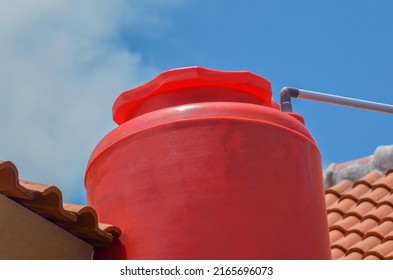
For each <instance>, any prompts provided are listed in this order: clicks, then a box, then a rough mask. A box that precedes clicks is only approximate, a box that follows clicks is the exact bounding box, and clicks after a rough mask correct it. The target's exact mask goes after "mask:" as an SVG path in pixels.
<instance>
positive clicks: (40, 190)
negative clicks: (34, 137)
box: [0, 161, 121, 247]
mask: <svg viewBox="0 0 393 280" xmlns="http://www.w3.org/2000/svg"><path fill="white" fill-rule="evenodd" d="M0 193H1V194H3V195H5V196H7V197H9V198H11V199H13V200H15V201H16V202H18V203H20V204H21V205H23V206H25V207H27V208H28V209H30V210H31V211H33V212H35V213H37V214H38V215H40V216H42V217H44V218H46V219H48V220H50V221H51V222H53V223H55V224H56V225H58V226H60V227H62V228H63V229H65V230H67V231H69V232H71V233H72V234H74V235H76V236H78V237H79V238H81V239H83V240H85V241H86V242H88V243H90V244H92V245H93V246H95V247H106V246H109V245H111V244H112V243H113V242H114V241H115V240H117V238H118V237H119V236H120V234H121V230H120V229H119V228H118V227H115V226H112V225H107V224H101V223H98V219H97V214H96V211H95V210H94V209H93V208H91V207H90V206H82V205H76V204H70V203H64V202H63V197H62V193H61V191H60V190H59V189H58V188H57V187H55V186H48V185H43V184H39V183H34V182H29V181H24V180H19V175H18V170H17V168H16V166H15V165H14V164H13V163H12V162H10V161H0Z"/></svg>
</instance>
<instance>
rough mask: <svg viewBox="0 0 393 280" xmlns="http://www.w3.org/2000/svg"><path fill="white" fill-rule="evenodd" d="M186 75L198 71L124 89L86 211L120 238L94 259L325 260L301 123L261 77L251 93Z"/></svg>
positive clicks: (318, 187) (98, 157) (322, 222)
mask: <svg viewBox="0 0 393 280" xmlns="http://www.w3.org/2000/svg"><path fill="white" fill-rule="evenodd" d="M201 69H202V70H201ZM180 70H182V71H183V72H184V71H189V73H192V74H188V75H189V76H187V75H186V78H184V77H182V76H181V75H180V76H179V74H178V73H176V71H179V70H173V72H172V73H170V74H171V75H174V76H176V75H178V76H176V77H175V78H174V83H175V84H176V83H177V85H178V87H176V86H173V85H172V87H171V88H170V89H166V90H163V91H159V90H157V82H156V86H155V87H153V89H149V88H148V89H147V93H146V94H147V97H146V96H142V97H141V96H139V95H138V93H139V92H138V90H137V92H136V93H135V92H133V91H132V90H131V91H130V92H125V93H123V96H120V97H119V99H118V100H117V101H116V102H117V103H115V106H114V116H115V120H117V121H118V122H119V123H120V125H119V126H118V127H117V128H115V129H114V130H113V131H111V132H110V133H109V134H108V135H107V136H106V137H104V139H103V140H102V141H101V142H100V143H99V144H98V145H97V147H96V149H95V150H94V151H93V154H92V156H91V158H90V161H89V163H88V167H87V170H86V176H85V185H86V189H87V197H88V204H89V205H91V206H93V207H94V208H95V209H96V210H97V212H98V215H99V217H100V219H101V221H102V222H106V223H111V224H115V225H117V226H119V227H120V228H121V229H122V231H123V234H122V236H121V237H120V240H119V241H118V244H116V245H115V246H113V247H111V248H107V249H105V250H101V251H98V252H96V255H95V258H97V259H330V258H331V255H330V254H331V253H330V242H329V236H328V229H327V218H326V207H325V200H324V189H323V186H322V167H321V157H320V153H319V150H318V147H317V145H316V144H315V141H314V140H313V138H312V136H311V135H310V133H309V132H308V130H307V129H306V128H305V126H304V124H303V123H302V122H301V117H300V116H297V115H294V114H288V113H283V112H280V111H279V110H278V109H277V108H275V107H276V106H275V104H274V103H272V101H271V92H270V91H269V90H270V84H268V82H266V81H265V80H264V82H265V84H263V85H264V87H261V85H260V84H257V83H255V84H256V86H255V88H257V87H259V93H258V91H257V90H256V89H254V88H253V89H251V88H252V87H250V86H249V85H250V83H251V84H253V81H251V82H250V78H248V79H245V78H244V76H247V77H250V75H253V74H250V73H247V72H239V73H238V72H234V73H232V72H230V73H224V76H220V77H219V78H220V79H221V80H220V79H218V78H217V77H216V76H214V77H213V78H215V79H218V81H217V83H216V84H215V83H214V82H215V81H214V79H213V78H211V76H209V75H210V74H211V73H213V74H215V72H214V71H212V70H207V69H203V68H196V69H193V70H192V71H191V70H189V69H180ZM182 71H180V72H182ZM209 71H211V72H209ZM180 74H181V73H180ZM183 74H184V73H183ZM225 74H227V76H225ZM204 75H205V76H207V77H208V78H209V79H210V78H211V79H212V80H213V81H210V80H209V83H206V77H205V76H204ZM231 75H232V76H231ZM239 75H240V76H239ZM170 77H172V76H170ZM190 77H192V78H193V79H194V80H192V79H191V80H192V81H193V82H190ZM201 77H202V78H201ZM223 77H224V78H223ZM228 77H230V78H228ZM239 77H240V78H239ZM236 78H238V80H236ZM252 78H255V77H254V76H252ZM156 79H157V78H156ZM204 79H205V80H204ZM223 79H224V80H225V79H227V80H225V81H227V82H228V83H227V84H224V83H223V82H222V80H223ZM261 79H262V78H261ZM185 80H186V82H185ZM239 80H240V81H239ZM198 81H199V82H200V83H198ZM256 81H258V82H259V80H256ZM166 82H167V81H166V80H165V81H164V82H162V81H161V82H160V83H159V84H160V85H161V87H163V85H165V84H166ZM231 83H232V84H231ZM179 84H180V85H183V87H181V86H179ZM239 84H242V85H247V86H248V87H247V86H243V87H239V86H238V85H239ZM184 85H187V86H186V87H184ZM190 85H191V86H190ZM234 85H235V86H234ZM158 88H159V87H158ZM239 88H240V89H239ZM142 90H143V91H146V88H143V89H142ZM254 90H255V92H254ZM157 92H158V93H157ZM133 94H134V95H133ZM258 94H260V96H258ZM124 95H126V96H125V97H124ZM127 95H129V96H131V100H127V98H126V97H127ZM135 95H136V96H137V97H135ZM119 100H120V101H119ZM124 104H126V105H127V106H125V107H124ZM122 106H123V107H122ZM119 112H120V113H119Z"/></svg>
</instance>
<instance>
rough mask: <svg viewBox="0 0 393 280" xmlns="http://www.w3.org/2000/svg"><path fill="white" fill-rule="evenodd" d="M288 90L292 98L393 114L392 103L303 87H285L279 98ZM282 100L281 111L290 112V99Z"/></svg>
mask: <svg viewBox="0 0 393 280" xmlns="http://www.w3.org/2000/svg"><path fill="white" fill-rule="evenodd" d="M288 89H289V90H288ZM288 92H289V93H290V94H289V96H290V97H294V98H302V99H307V100H314V101H320V102H326V103H332V104H338V105H343V106H349V107H355V108H360V109H366V110H373V111H378V112H383V113H388V114H393V105H390V104H384V103H378V102H372V101H366V100H361V99H355V98H349V97H344V96H337V95H331V94H327V93H322V92H316V91H310V90H305V89H294V88H288V87H285V88H283V89H282V90H281V91H280V99H281V95H283V97H285V95H286V94H287V95H288ZM291 93H292V94H291ZM284 101H285V102H284V104H283V103H281V104H282V105H281V111H283V112H292V106H291V101H290V100H289V101H288V100H285V98H284ZM288 103H289V105H288ZM289 107H290V109H291V110H290V111H288V110H287V109H288V108H289Z"/></svg>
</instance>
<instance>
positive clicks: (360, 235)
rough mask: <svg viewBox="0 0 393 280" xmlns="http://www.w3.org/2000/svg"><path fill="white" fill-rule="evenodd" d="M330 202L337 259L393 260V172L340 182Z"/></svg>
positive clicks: (328, 195)
mask: <svg viewBox="0 0 393 280" xmlns="http://www.w3.org/2000/svg"><path fill="white" fill-rule="evenodd" d="M334 198H335V199H334ZM326 201H329V203H327V213H328V223H329V236H330V241H331V248H332V256H333V259H352V260H355V259H393V169H390V170H389V171H388V172H387V174H386V175H385V176H383V175H381V174H380V173H379V172H371V173H369V174H367V175H366V176H364V177H363V178H361V179H360V180H358V181H356V182H354V183H350V182H349V181H348V180H345V181H343V182H340V183H339V184H337V185H335V186H333V187H332V189H328V190H326Z"/></svg>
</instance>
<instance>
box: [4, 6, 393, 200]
mask: <svg viewBox="0 0 393 280" xmlns="http://www.w3.org/2000/svg"><path fill="white" fill-rule="evenodd" d="M53 2H56V3H53ZM2 7H3V8H2V9H1V11H0V61H2V63H1V64H0V74H1V75H0V92H1V96H2V102H1V103H0V125H1V127H2V132H1V133H0V159H2V160H11V161H13V162H14V163H15V164H16V165H17V166H18V168H19V171H20V176H21V178H24V179H27V180H32V181H38V182H41V183H46V184H50V185H56V186H58V187H59V188H60V189H61V190H62V192H63V194H64V200H65V201H68V202H74V203H85V196H84V187H83V175H84V168H85V166H86V163H87V160H88V157H89V155H90V153H91V151H92V149H93V148H94V146H95V145H96V144H97V143H98V142H99V140H100V139H101V138H102V137H103V136H104V135H105V134H106V133H108V132H109V131H110V130H111V129H113V128H114V127H115V124H114V123H113V122H112V120H111V107H112V104H113V102H114V100H115V99H116V97H117V96H118V95H119V94H120V92H122V91H124V90H126V89H130V88H132V87H135V86H137V85H139V84H141V83H144V82H146V81H148V80H150V79H151V78H153V77H154V76H155V75H157V74H158V73H160V72H161V71H164V70H167V69H171V68H177V67H184V66H191V65H199V66H204V67H208V68H214V69H220V70H249V71H251V72H254V73H256V74H258V75H261V76H263V77H264V78H266V79H268V80H269V81H270V82H271V83H272V88H273V95H274V98H275V99H276V100H278V92H279V90H280V89H281V88H282V87H283V86H294V87H299V88H304V89H309V90H315V91H322V92H327V93H331V94H337V95H343V96H348V97H354V98H361V99H367V100H372V101H377V102H384V103H390V104H393V90H392V87H391V81H392V80H393V21H392V16H391V11H392V10H393V2H392V1H388V0H380V1H354V0H347V1H342V0H341V1H338V0H330V1H311V0H309V1H305V0H299V1H291V0H285V1H284V0H275V1H265V0H259V1H257V0H254V1H252V0H242V1H231V0H198V1H197V0H162V1H159V0H144V1H125V0H116V1H93V0H89V1H83V3H82V1H74V0H70V1H65V0H61V1H49V0H39V1H27V0H26V1H22V0H18V1H12V3H11V2H9V3H7V4H5V3H4V4H2ZM293 107H294V111H295V112H297V113H299V114H301V115H303V116H304V117H305V119H306V125H307V127H308V129H309V130H310V131H311V133H312V134H313V136H314V138H315V139H316V141H317V143H318V145H319V148H320V150H321V153H322V157H323V164H324V166H325V167H326V166H327V165H328V164H329V163H331V162H343V161H348V160H352V159H356V158H359V157H363V156H367V155H370V154H372V153H373V152H374V150H375V148H376V147H377V146H379V145H389V144H393V141H392V136H393V129H392V126H393V116H392V115H388V114H383V113H376V112H370V111H363V110H357V109H352V108H347V107H339V106H336V105H329V104H321V103H315V102H311V101H305V100H294V102H293Z"/></svg>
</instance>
